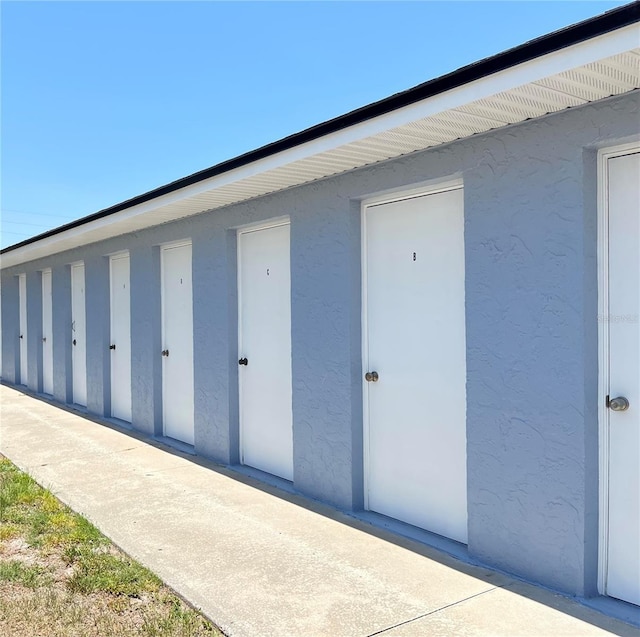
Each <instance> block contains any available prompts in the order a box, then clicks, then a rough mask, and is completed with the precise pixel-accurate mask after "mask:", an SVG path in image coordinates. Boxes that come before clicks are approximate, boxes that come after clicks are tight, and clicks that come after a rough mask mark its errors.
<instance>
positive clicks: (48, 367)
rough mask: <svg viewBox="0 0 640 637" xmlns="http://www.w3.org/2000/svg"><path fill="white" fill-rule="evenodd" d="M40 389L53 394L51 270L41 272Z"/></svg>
mask: <svg viewBox="0 0 640 637" xmlns="http://www.w3.org/2000/svg"><path fill="white" fill-rule="evenodd" d="M42 391H43V392H44V393H45V394H53V296H52V288H51V270H43V272H42Z"/></svg>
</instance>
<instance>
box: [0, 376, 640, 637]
mask: <svg viewBox="0 0 640 637" xmlns="http://www.w3.org/2000/svg"><path fill="white" fill-rule="evenodd" d="M0 401H1V412H0V416H1V421H0V423H1V428H0V450H1V451H2V453H3V454H4V455H6V456H7V457H8V458H10V459H11V460H12V461H13V462H15V463H16V464H17V465H18V466H19V467H20V468H22V469H24V470H26V471H28V472H29V473H30V474H31V475H32V476H33V477H34V478H35V479H36V480H37V481H38V482H39V483H40V484H42V485H44V486H45V487H48V488H50V489H51V490H52V491H53V492H54V493H55V494H57V495H58V497H60V498H61V499H62V500H63V501H64V502H65V503H67V504H68V505H69V506H70V507H71V508H73V509H74V510H76V511H78V512H80V513H82V514H83V515H85V516H86V517H88V518H89V519H90V520H91V521H92V522H93V523H94V524H96V526H98V527H99V528H100V529H101V530H102V531H103V532H104V533H105V534H106V535H108V536H109V537H110V538H111V539H112V540H113V541H114V542H115V543H116V544H117V545H119V546H120V547H121V548H122V549H123V550H125V551H126V552H127V553H129V554H130V555H132V556H133V557H135V558H136V559H138V560H139V561H141V562H142V563H143V564H145V565H146V566H147V567H149V568H150V569H151V570H153V571H154V572H155V573H157V574H158V575H159V576H160V577H161V578H162V579H163V580H164V581H165V582H167V583H168V584H169V586H171V587H172V588H173V589H174V590H176V591H177V592H178V593H179V594H180V595H182V596H183V597H184V598H185V599H187V600H188V601H190V602H191V603H192V604H194V605H195V606H197V607H199V608H201V609H202V611H203V612H204V613H205V614H206V615H207V616H208V617H209V618H210V619H211V620H212V621H213V622H214V623H215V624H217V625H218V626H220V628H222V630H223V631H224V632H225V633H227V634H228V635H231V636H247V637H249V636H250V637H268V636H270V635H273V636H278V637H287V636H291V637H303V636H311V637H324V636H327V637H329V636H330V637H342V636H344V637H351V636H354V637H355V636H358V637H360V636H362V637H365V636H369V635H379V634H382V635H384V636H385V637H400V636H401V635H402V636H407V637H408V636H427V635H448V636H449V635H465V636H467V635H492V636H495V635H505V636H507V635H508V636H509V637H515V636H517V635H531V636H535V637H540V636H542V635H554V636H558V635H580V636H582V635H585V636H586V635H606V634H616V635H629V636H631V635H635V636H636V637H637V635H638V630H637V629H634V628H632V627H631V626H629V625H627V624H624V623H622V622H619V621H616V620H614V619H611V618H609V617H607V616H605V615H602V614H600V613H598V612H596V611H593V610H590V609H588V608H585V607H584V606H581V605H580V604H578V603H575V602H573V601H571V600H568V599H566V598H564V597H562V596H558V595H554V594H552V593H550V592H548V591H545V590H543V589H540V588H537V587H534V586H529V585H525V584H522V583H521V582H518V581H516V580H512V579H510V578H508V577H505V576H504V575H501V574H498V573H494V572H491V571H489V570H485V569H481V568H476V567H473V566H470V565H468V564H464V563H462V562H460V561H457V560H455V559H453V558H450V557H447V556H446V555H443V554H441V553H438V552H437V551H435V550H432V549H429V548H427V547H425V546H424V545H422V544H419V543H417V542H412V541H410V540H403V539H402V538H398V537H396V536H393V535H391V534H387V533H386V532H384V531H381V530H378V529H375V528H372V527H370V526H368V525H367V524H366V523H364V522H360V521H356V520H354V519H353V518H351V517H349V516H346V515H342V514H339V513H336V512H335V511H333V510H332V509H330V508H328V507H323V506H320V505H317V504H315V503H310V502H308V501H307V500H305V499H304V498H299V497H297V496H292V495H289V494H286V493H283V492H280V491H278V490H277V489H275V488H273V487H265V486H264V485H262V484H260V483H259V482H257V481H255V480H253V479H252V478H249V477H247V476H244V475H242V474H240V473H237V472H234V471H232V470H228V469H224V468H221V467H218V466H215V465H213V464H206V463H203V462H201V461H200V460H199V459H198V460H197V459H195V458H193V457H191V456H188V455H183V454H180V453H178V452H176V451H175V450H172V449H169V448H167V447H164V446H163V445H161V444H159V443H150V442H149V441H146V440H143V439H141V438H140V437H137V436H136V435H135V434H129V433H125V432H121V431H118V430H116V429H114V428H110V427H107V426H104V425H101V424H98V423H96V422H93V421H91V420H89V419H87V418H84V417H82V415H80V414H77V413H73V412H70V411H67V410H65V409H61V408H59V407H56V406H54V405H51V404H48V403H47V402H45V401H42V400H39V399H36V398H32V397H30V396H27V395H24V394H22V393H21V392H19V391H16V390H14V389H11V388H8V387H5V386H2V387H0Z"/></svg>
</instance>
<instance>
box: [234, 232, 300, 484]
mask: <svg viewBox="0 0 640 637" xmlns="http://www.w3.org/2000/svg"><path fill="white" fill-rule="evenodd" d="M238 240H239V241H238V242H239V283H240V286H239V287H240V294H239V319H240V332H239V352H240V356H241V359H240V361H239V362H240V365H239V373H240V439H241V453H242V462H243V464H246V465H250V466H252V467H255V468H257V469H261V470H262V471H266V472H268V473H271V474H274V475H277V476H280V477H282V478H285V479H287V480H293V432H292V422H293V419H292V407H291V275H290V265H289V262H290V257H289V224H282V225H278V226H272V227H270V228H262V229H258V230H252V231H243V232H240V233H239V237H238ZM242 363H245V364H242Z"/></svg>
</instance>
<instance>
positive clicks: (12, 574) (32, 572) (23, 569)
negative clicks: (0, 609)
mask: <svg viewBox="0 0 640 637" xmlns="http://www.w3.org/2000/svg"><path fill="white" fill-rule="evenodd" d="M47 575H48V574H47V571H46V569H44V568H42V567H40V566H32V565H28V564H24V563H23V562H20V561H19V560H9V561H8V562H0V582H13V583H15V584H21V585H22V586H26V587H27V588H37V587H38V586H41V585H43V584H44V583H46V582H47V581H48V580H50V579H51V578H50V576H49V577H47Z"/></svg>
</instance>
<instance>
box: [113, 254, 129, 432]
mask: <svg viewBox="0 0 640 637" xmlns="http://www.w3.org/2000/svg"><path fill="white" fill-rule="evenodd" d="M109 266H110V284H111V285H110V301H111V303H110V327H111V343H110V352H111V416H112V417H113V418H119V419H120V420H124V421H126V422H131V293H130V290H129V278H130V276H129V274H130V273H129V268H130V266H129V255H128V254H124V255H116V256H113V257H111V259H110V260H109Z"/></svg>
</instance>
